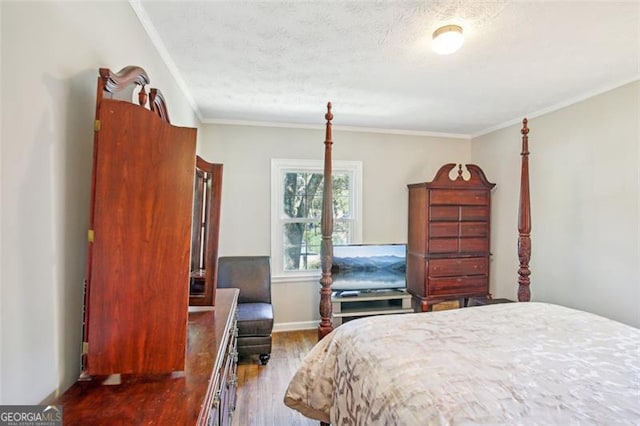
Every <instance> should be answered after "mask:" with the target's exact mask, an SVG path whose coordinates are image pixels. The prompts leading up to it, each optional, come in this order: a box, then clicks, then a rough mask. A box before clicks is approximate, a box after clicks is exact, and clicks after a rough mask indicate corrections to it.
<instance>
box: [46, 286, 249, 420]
mask: <svg viewBox="0 0 640 426" xmlns="http://www.w3.org/2000/svg"><path fill="white" fill-rule="evenodd" d="M238 293H239V292H238V290H237V289H223V290H219V291H218V297H217V304H216V306H215V308H211V307H207V308H204V307H202V308H201V307H195V308H192V311H191V312H189V314H188V318H189V323H188V336H189V337H188V341H187V342H188V343H187V350H186V355H187V357H186V363H185V368H184V371H183V372H174V373H166V374H153V375H121V376H120V378H119V380H120V384H113V385H108V384H103V382H104V380H106V379H107V378H109V379H111V380H113V377H111V378H110V377H108V376H95V377H93V379H92V380H90V381H78V382H76V383H75V384H74V385H73V386H72V387H71V388H69V390H67V392H65V393H64V394H63V395H62V396H61V397H60V398H58V400H57V401H55V402H54V405H61V406H62V412H63V414H64V424H65V425H82V426H84V425H143V424H145V425H146V424H158V425H161V424H166V425H207V424H210V425H230V424H231V420H232V416H233V412H234V409H235V403H236V402H235V401H236V384H237V374H236V366H237V350H236V332H237V327H236V307H237V300H238ZM116 379H117V378H116Z"/></svg>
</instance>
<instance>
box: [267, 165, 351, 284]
mask: <svg viewBox="0 0 640 426" xmlns="http://www.w3.org/2000/svg"><path fill="white" fill-rule="evenodd" d="M332 169H333V170H332V175H334V174H342V173H346V174H349V175H350V183H351V186H350V192H351V200H350V204H351V206H350V207H351V214H352V220H351V225H350V234H351V241H350V243H351V244H359V243H361V242H362V161H347V160H334V161H333V166H332ZM291 172H295V173H300V172H302V173H320V174H323V173H324V163H323V161H322V160H299V159H298V160H296V159H272V160H271V277H272V282H299V281H313V280H315V279H319V278H320V274H321V271H320V270H319V269H318V270H312V271H285V270H284V268H283V262H284V260H283V259H284V253H283V251H282V247H283V228H284V224H285V223H290V220H288V218H286V217H285V216H284V209H283V197H284V186H283V182H284V175H285V173H291ZM334 221H335V219H334Z"/></svg>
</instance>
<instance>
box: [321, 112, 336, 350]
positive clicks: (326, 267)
mask: <svg viewBox="0 0 640 426" xmlns="http://www.w3.org/2000/svg"><path fill="white" fill-rule="evenodd" d="M324 118H325V119H326V120H327V125H326V134H325V141H324V183H323V192H322V216H321V219H320V228H321V232H322V245H321V246H320V261H321V267H322V277H321V278H320V285H321V286H322V288H321V289H320V325H318V340H321V339H322V338H323V337H324V336H326V335H327V334H329V333H331V331H332V330H333V324H332V323H331V310H332V307H331V284H332V283H333V279H332V278H331V262H332V259H333V242H332V241H331V236H332V234H333V189H332V187H331V182H332V178H331V164H332V163H331V161H332V160H331V146H332V145H333V141H332V140H331V120H332V119H333V114H331V102H329V103H327V113H326V114H325V115H324Z"/></svg>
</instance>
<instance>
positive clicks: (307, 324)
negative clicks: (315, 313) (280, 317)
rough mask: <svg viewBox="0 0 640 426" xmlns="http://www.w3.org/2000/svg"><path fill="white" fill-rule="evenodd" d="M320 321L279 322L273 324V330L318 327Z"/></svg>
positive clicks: (296, 329)
mask: <svg viewBox="0 0 640 426" xmlns="http://www.w3.org/2000/svg"><path fill="white" fill-rule="evenodd" d="M319 323H320V321H319V320H318V321H300V322H281V323H275V324H274V325H273V331H274V332H275V333H277V332H278V331H298V330H312V329H314V328H318V324H319Z"/></svg>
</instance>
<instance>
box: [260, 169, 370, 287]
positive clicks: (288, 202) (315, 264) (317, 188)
mask: <svg viewBox="0 0 640 426" xmlns="http://www.w3.org/2000/svg"><path fill="white" fill-rule="evenodd" d="M336 163H337V164H336ZM344 166H346V167H343V168H340V167H339V162H334V171H333V173H332V185H333V202H332V210H333V217H334V225H333V244H348V243H352V242H354V241H357V240H358V239H359V233H360V231H359V230H360V223H359V222H360V220H359V215H358V212H359V210H360V209H359V200H360V185H359V182H360V181H361V173H362V165H361V163H360V162H345V164H344ZM276 184H277V186H278V187H277V188H272V192H273V194H276V197H277V199H275V198H272V210H273V212H274V214H275V213H276V211H277V218H278V220H276V221H272V222H273V224H272V226H273V227H275V228H276V229H274V230H272V239H273V240H274V241H272V258H273V263H274V265H273V266H274V267H275V271H274V274H275V275H277V274H278V272H281V273H282V274H284V275H288V274H295V273H296V272H298V273H304V272H317V271H318V270H319V269H320V243H321V241H322V232H321V229H320V218H321V213H322V193H323V185H324V176H323V173H322V164H320V162H317V161H309V160H306V161H303V160H273V162H272V185H276ZM274 189H275V191H274ZM273 194H272V197H273V196H274V195H273ZM276 263H279V264H276Z"/></svg>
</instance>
